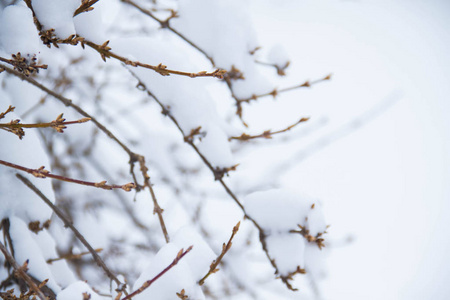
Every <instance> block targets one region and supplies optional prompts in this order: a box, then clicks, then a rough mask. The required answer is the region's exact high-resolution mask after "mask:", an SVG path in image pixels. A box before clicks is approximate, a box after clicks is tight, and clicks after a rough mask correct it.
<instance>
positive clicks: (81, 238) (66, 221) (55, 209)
mask: <svg viewBox="0 0 450 300" xmlns="http://www.w3.org/2000/svg"><path fill="white" fill-rule="evenodd" d="M16 177H17V178H19V179H20V181H22V182H23V183H24V184H25V185H26V186H27V187H28V188H30V189H31V190H32V191H33V192H35V193H36V195H38V196H39V197H40V198H41V199H42V200H43V201H44V202H45V204H47V205H48V206H49V207H50V208H51V209H52V210H53V212H54V213H55V214H56V215H57V216H58V217H59V218H60V219H61V221H63V223H64V226H65V227H69V228H70V229H71V230H72V232H73V233H74V234H75V236H76V237H77V239H78V240H79V241H80V242H81V243H82V244H83V245H84V246H85V247H86V248H87V249H88V250H89V252H90V253H91V255H92V257H93V258H94V260H95V262H96V263H97V265H99V266H100V267H101V268H102V269H103V270H104V271H105V273H106V275H107V276H108V277H109V278H110V279H111V280H113V281H114V282H115V283H116V284H117V286H119V287H120V289H121V290H122V291H123V292H125V293H126V289H125V288H126V284H125V283H122V282H121V281H120V280H119V279H118V278H117V277H116V275H114V273H113V272H111V270H110V269H109V268H108V267H107V266H106V264H105V262H104V261H103V260H102V258H101V257H100V256H99V255H98V254H97V252H96V251H95V249H94V248H93V247H92V246H91V245H90V244H89V243H88V241H86V239H85V238H84V236H83V235H82V234H81V233H80V232H79V231H78V229H76V228H75V226H73V223H72V222H71V221H69V219H68V218H67V217H66V216H65V215H64V213H63V212H62V211H61V210H60V209H59V208H58V207H56V206H55V205H54V204H53V203H52V202H51V201H50V200H49V199H48V198H47V197H46V196H45V195H44V194H43V193H42V192H41V191H40V190H39V189H38V188H37V187H35V186H34V185H33V184H32V183H31V181H29V180H28V179H27V178H25V177H23V176H22V175H20V174H16Z"/></svg>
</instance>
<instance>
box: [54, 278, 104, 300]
mask: <svg viewBox="0 0 450 300" xmlns="http://www.w3.org/2000/svg"><path fill="white" fill-rule="evenodd" d="M85 293H87V294H89V295H90V298H89V299H91V300H101V299H105V298H103V297H101V296H99V295H98V294H97V293H95V292H94V291H93V290H92V289H91V287H89V285H88V284H87V283H86V282H83V281H77V282H74V283H72V284H71V285H69V286H68V287H66V288H65V289H63V290H62V291H60V292H59V293H58V294H57V295H56V299H57V300H80V299H84V294H85Z"/></svg>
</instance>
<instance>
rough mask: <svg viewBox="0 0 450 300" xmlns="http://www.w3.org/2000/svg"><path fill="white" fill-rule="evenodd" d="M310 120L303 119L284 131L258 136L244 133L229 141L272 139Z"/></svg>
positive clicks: (268, 132) (264, 133) (269, 131)
mask: <svg viewBox="0 0 450 300" xmlns="http://www.w3.org/2000/svg"><path fill="white" fill-rule="evenodd" d="M308 120H309V118H301V119H300V120H299V121H297V122H295V123H294V124H292V125H289V126H288V127H286V128H284V129H281V130H277V131H272V130H266V131H264V132H263V133H261V134H258V135H248V134H246V133H243V134H241V135H240V136H232V137H230V138H229V139H228V140H230V141H231V140H239V141H248V140H252V139H257V138H265V139H271V138H272V136H273V135H275V134H280V133H283V132H286V131H289V130H291V129H292V128H294V127H295V126H297V125H298V124H300V123H303V122H306V121H308Z"/></svg>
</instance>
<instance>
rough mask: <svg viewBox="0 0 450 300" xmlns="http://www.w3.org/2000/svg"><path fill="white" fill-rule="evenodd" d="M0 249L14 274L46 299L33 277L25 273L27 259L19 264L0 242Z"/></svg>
mask: <svg viewBox="0 0 450 300" xmlns="http://www.w3.org/2000/svg"><path fill="white" fill-rule="evenodd" d="M0 251H1V252H3V255H4V256H5V259H6V260H7V261H8V263H9V264H10V265H11V266H12V267H13V268H14V271H15V274H16V275H17V276H18V277H20V278H22V279H23V280H25V282H26V283H27V284H28V286H29V287H30V289H32V290H33V292H34V293H35V294H36V295H37V296H38V297H39V299H41V300H47V297H46V296H45V295H44V293H43V292H42V291H41V290H40V289H39V287H38V286H37V285H36V284H35V283H34V281H33V279H32V278H31V277H30V276H29V275H28V274H27V273H26V270H27V265H28V261H26V262H25V264H24V265H23V266H20V265H19V264H18V263H17V261H16V260H15V259H14V257H13V256H12V255H11V254H10V253H9V251H8V249H6V247H5V245H3V243H2V242H0Z"/></svg>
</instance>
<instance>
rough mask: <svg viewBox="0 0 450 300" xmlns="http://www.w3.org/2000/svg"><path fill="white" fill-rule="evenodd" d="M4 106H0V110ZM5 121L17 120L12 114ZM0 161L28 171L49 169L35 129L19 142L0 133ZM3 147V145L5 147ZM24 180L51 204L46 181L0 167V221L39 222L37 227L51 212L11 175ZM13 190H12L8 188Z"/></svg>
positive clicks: (12, 136) (51, 196)
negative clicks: (9, 218) (22, 177)
mask: <svg viewBox="0 0 450 300" xmlns="http://www.w3.org/2000/svg"><path fill="white" fill-rule="evenodd" d="M6 108H7V106H3V107H2V109H1V110H2V111H4V109H6ZM5 119H7V120H8V119H9V120H11V119H18V116H17V115H15V114H14V113H9V114H7V115H6V117H5ZM0 140H1V145H2V146H1V147H0V159H1V160H4V161H7V162H10V163H13V164H17V165H21V166H24V167H28V168H32V169H34V168H36V169H37V168H39V167H40V166H45V167H46V169H47V170H50V163H49V161H48V158H47V155H46V154H45V151H44V149H43V148H42V147H41V141H40V139H39V137H38V136H37V133H36V131H35V129H27V130H26V131H25V136H24V137H23V139H22V140H19V138H18V137H17V136H16V135H14V134H12V133H10V132H7V131H4V130H0ZM5 145H7V146H5ZM17 173H19V174H21V175H22V176H25V177H26V178H28V179H29V180H30V181H31V182H32V183H33V184H34V185H35V186H36V187H37V188H39V189H40V190H41V191H42V193H43V194H44V195H45V196H46V197H47V198H49V199H50V201H52V202H54V201H55V199H54V192H53V189H52V185H51V180H50V179H49V178H44V179H41V178H36V177H33V176H31V175H28V174H27V173H25V172H23V171H19V170H16V169H13V168H9V167H6V166H4V165H0V177H1V178H2V180H0V195H1V197H0V206H1V208H2V209H1V210H0V218H1V219H3V218H7V217H9V216H18V217H20V218H22V219H23V220H24V221H26V222H32V221H40V222H41V224H42V223H44V222H45V221H46V220H48V219H49V218H50V216H51V213H52V211H51V209H50V208H49V207H48V206H47V205H46V204H45V203H44V202H43V201H42V199H41V198H39V196H37V195H36V194H35V193H34V192H33V191H32V190H31V189H29V188H28V187H26V186H25V185H24V184H23V183H22V182H21V181H20V180H19V179H18V178H16V176H15V174H17ZM11 187H15V188H11Z"/></svg>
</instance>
